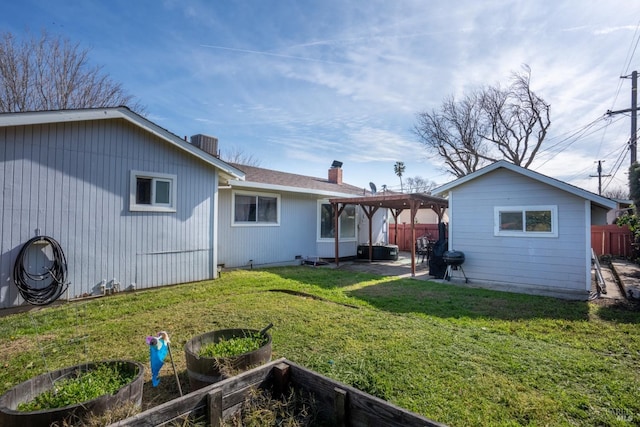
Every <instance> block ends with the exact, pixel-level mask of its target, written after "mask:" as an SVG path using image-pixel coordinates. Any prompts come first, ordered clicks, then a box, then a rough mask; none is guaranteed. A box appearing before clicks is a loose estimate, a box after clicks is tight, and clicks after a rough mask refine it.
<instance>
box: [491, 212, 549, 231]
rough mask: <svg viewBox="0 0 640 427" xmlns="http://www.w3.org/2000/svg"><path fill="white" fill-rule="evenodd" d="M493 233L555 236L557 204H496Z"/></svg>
mask: <svg viewBox="0 0 640 427" xmlns="http://www.w3.org/2000/svg"><path fill="white" fill-rule="evenodd" d="M493 234H494V235H496V236H514V237H557V236H558V207H557V206H548V205H545V206H496V207H495V208H494V233H493Z"/></svg>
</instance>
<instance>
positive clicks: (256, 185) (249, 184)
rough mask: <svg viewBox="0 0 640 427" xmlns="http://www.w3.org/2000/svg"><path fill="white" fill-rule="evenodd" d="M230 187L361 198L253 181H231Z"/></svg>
mask: <svg viewBox="0 0 640 427" xmlns="http://www.w3.org/2000/svg"><path fill="white" fill-rule="evenodd" d="M229 185H230V186H231V187H232V188H247V189H252V190H270V191H282V192H287V193H300V194H311V195H317V196H326V197H359V196H358V195H356V194H350V193H342V192H337V191H329V190H318V189H313V188H303V187H293V186H290V185H278V184H266V183H262V182H253V181H239V180H231V181H229Z"/></svg>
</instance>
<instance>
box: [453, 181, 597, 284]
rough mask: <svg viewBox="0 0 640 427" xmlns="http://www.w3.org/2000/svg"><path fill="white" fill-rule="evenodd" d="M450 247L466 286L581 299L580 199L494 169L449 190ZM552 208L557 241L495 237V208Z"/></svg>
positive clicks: (582, 204)
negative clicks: (460, 260) (459, 259)
mask: <svg viewBox="0 0 640 427" xmlns="http://www.w3.org/2000/svg"><path fill="white" fill-rule="evenodd" d="M449 202H450V206H449V208H450V215H451V224H452V227H451V229H450V230H449V248H450V249H454V250H460V251H462V252H464V253H465V258H466V259H465V263H464V265H463V268H464V271H465V273H466V275H467V277H468V278H469V280H470V281H471V282H474V281H475V282H478V283H491V284H497V285H502V286H504V287H511V286H515V287H518V288H525V289H526V288H530V289H532V290H533V289H538V290H547V291H549V292H550V293H554V292H558V293H566V294H575V295H582V294H584V295H585V296H586V292H587V290H588V286H589V284H588V283H585V282H586V277H585V269H586V268H587V266H585V256H584V253H585V250H586V248H587V247H588V242H587V240H586V239H587V238H588V236H587V235H586V233H585V227H586V225H585V224H588V223H589V218H587V215H588V214H589V213H588V212H589V211H588V210H585V201H584V199H582V198H580V197H577V196H574V195H571V194H569V193H567V192H565V191H562V190H559V189H556V188H554V187H551V186H548V185H546V184H544V183H541V182H539V181H535V180H531V179H529V178H527V177H525V176H523V175H520V174H517V173H514V172H512V171H509V170H506V169H497V170H495V171H493V172H491V173H488V174H486V175H483V176H481V177H479V178H477V179H475V180H473V181H469V182H467V183H465V184H462V185H460V186H458V187H455V188H454V189H453V190H451V193H450V200H449ZM532 205H556V206H557V208H558V237H529V238H527V237H507V236H494V233H493V230H494V207H495V206H532Z"/></svg>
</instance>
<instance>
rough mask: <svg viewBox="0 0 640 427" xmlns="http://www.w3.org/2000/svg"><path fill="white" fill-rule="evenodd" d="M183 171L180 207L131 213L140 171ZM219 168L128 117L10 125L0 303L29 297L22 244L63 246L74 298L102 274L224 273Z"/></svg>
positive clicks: (1, 151)
mask: <svg viewBox="0 0 640 427" xmlns="http://www.w3.org/2000/svg"><path fill="white" fill-rule="evenodd" d="M133 169H135V170H143V171H149V172H157V173H168V174H175V175H176V176H177V211H176V212H175V213H148V212H130V211H129V180H130V171H131V170H133ZM215 173H216V171H215V169H214V168H213V167H211V166H209V165H205V164H204V163H203V162H201V161H199V160H197V159H195V158H194V157H191V156H188V155H186V154H184V153H182V152H180V151H178V150H175V149H172V148H171V147H170V146H169V145H168V144H167V143H166V142H164V141H162V140H160V139H159V138H158V137H156V136H154V135H152V134H150V133H147V132H145V131H144V130H142V129H140V128H138V127H136V126H134V125H132V124H130V123H128V122H125V121H124V120H103V121H93V122H72V123H61V124H50V125H36V126H17V127H6V128H1V129H0V188H1V189H2V202H1V207H2V210H1V211H0V307H2V308H6V307H10V306H14V305H17V304H20V303H21V302H22V300H21V298H20V296H19V294H18V293H17V289H16V287H15V285H14V284H13V280H12V274H13V271H12V270H13V264H14V262H15V258H16V256H17V253H18V251H19V250H20V248H21V246H22V245H23V244H24V243H25V242H26V241H27V240H29V239H30V238H32V237H34V236H35V235H36V229H37V230H39V232H40V234H42V235H48V236H50V237H53V238H54V239H56V240H57V241H58V242H60V244H61V246H62V248H63V250H64V252H65V254H66V256H67V261H68V264H69V277H68V280H69V281H70V282H71V285H70V287H69V293H68V296H69V297H72V298H73V297H76V296H80V295H82V294H85V293H88V294H92V293H95V292H96V291H97V290H98V289H99V284H100V282H101V280H106V281H107V282H109V281H111V280H112V279H115V280H116V281H118V282H119V283H120V284H121V287H122V288H126V287H128V286H129V285H130V284H131V283H136V285H137V286H138V287H153V286H159V285H166V284H173V283H179V282H187V281H192V280H202V279H207V278H211V277H214V268H213V266H212V260H213V254H212V250H213V247H212V244H211V242H212V241H213V237H214V236H213V228H212V220H213V216H212V210H213V209H214V206H213V204H212V203H213V199H214V195H215V188H216V187H215V183H216V181H215Z"/></svg>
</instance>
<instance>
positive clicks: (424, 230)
mask: <svg viewBox="0 0 640 427" xmlns="http://www.w3.org/2000/svg"><path fill="white" fill-rule="evenodd" d="M415 229H416V239H417V238H418V237H420V236H424V235H426V236H427V237H429V239H432V240H438V224H415ZM389 243H390V244H393V245H398V249H400V250H401V251H410V250H411V246H412V245H414V244H415V242H412V241H411V224H398V238H397V240H396V232H395V224H389Z"/></svg>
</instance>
